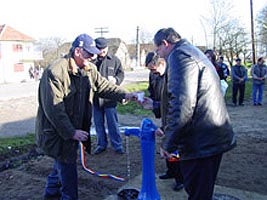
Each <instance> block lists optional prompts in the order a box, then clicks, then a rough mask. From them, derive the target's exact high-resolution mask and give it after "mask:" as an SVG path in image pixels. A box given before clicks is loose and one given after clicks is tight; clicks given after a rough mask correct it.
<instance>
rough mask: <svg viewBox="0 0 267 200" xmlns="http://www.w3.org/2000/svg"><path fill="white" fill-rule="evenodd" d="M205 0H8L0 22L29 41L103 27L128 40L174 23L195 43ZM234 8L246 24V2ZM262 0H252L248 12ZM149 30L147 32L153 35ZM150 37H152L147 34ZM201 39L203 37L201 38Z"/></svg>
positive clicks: (199, 34)
mask: <svg viewBox="0 0 267 200" xmlns="http://www.w3.org/2000/svg"><path fill="white" fill-rule="evenodd" d="M209 2H210V0H64V1H61V0H23V1H22V0H8V1H4V3H3V2H2V3H1V4H2V5H1V12H0V24H7V25H9V26H11V27H13V28H15V29H16V30H18V31H20V32H23V33H25V34H27V35H29V36H31V37H33V38H35V39H39V38H43V37H62V38H64V39H66V40H67V41H72V40H73V39H74V38H75V37H76V36H77V35H78V34H80V33H88V34H89V35H91V36H92V37H98V36H100V35H99V34H97V33H95V31H96V29H95V28H99V27H108V31H109V33H108V34H105V35H104V36H105V37H119V38H121V39H123V40H125V41H126V42H128V41H130V40H133V39H134V38H135V35H136V27H137V26H139V27H140V29H142V30H143V31H144V32H150V33H153V34H154V33H155V32H156V31H157V30H159V29H160V28H163V27H174V28H175V29H176V30H177V32H179V33H180V34H181V35H182V36H183V37H185V38H188V39H191V38H192V37H194V40H195V41H196V42H197V43H199V44H200V43H201V41H203V38H204V31H203V28H202V26H201V24H200V20H199V19H200V16H205V15H207V12H208V10H209ZM232 3H233V4H234V9H233V10H234V12H233V13H228V14H229V15H230V16H236V17H240V20H241V21H242V23H243V24H244V25H246V26H247V27H249V25H250V0H232ZM266 4H267V0H253V5H254V6H253V7H254V16H256V14H257V12H258V11H259V10H260V9H261V8H263V7H264V6H265V5H266ZM153 34H152V36H153ZM151 39H152V38H151ZM203 43H204V41H203Z"/></svg>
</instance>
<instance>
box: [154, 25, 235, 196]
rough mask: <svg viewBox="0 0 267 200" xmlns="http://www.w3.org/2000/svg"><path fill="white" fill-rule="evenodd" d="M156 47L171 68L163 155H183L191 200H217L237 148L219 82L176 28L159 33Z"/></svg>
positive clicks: (213, 70) (201, 57)
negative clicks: (226, 157)
mask: <svg viewBox="0 0 267 200" xmlns="http://www.w3.org/2000/svg"><path fill="white" fill-rule="evenodd" d="M154 44H155V48H156V52H157V54H158V55H159V56H160V57H163V58H165V60H166V61H167V65H168V70H167V79H165V81H164V87H165V89H166V91H167V94H168V95H166V97H165V98H166V100H162V103H165V104H166V105H165V108H166V112H167V114H166V126H165V127H164V130H163V131H162V133H161V134H164V135H165V137H164V141H163V145H162V148H163V150H162V154H163V155H164V156H165V157H166V158H171V157H172V154H171V153H172V152H174V151H176V150H178V152H179V154H180V168H181V172H182V175H183V184H184V187H185V190H186V192H187V194H188V199H190V200H200V199H205V200H212V196H213V189H214V185H215V180H216V176H217V173H218V170H219V167H220V163H221V159H222V156H223V154H224V153H225V152H227V151H229V150H231V149H233V148H234V147H235V146H236V139H235V134H234V131H233V128H232V125H231V121H230V118H229V115H228V112H227V108H226V105H225V101H224V97H223V94H222V92H221V88H220V81H219V77H218V75H217V72H216V70H215V68H214V66H213V65H212V63H211V62H210V61H209V60H208V58H207V57H206V56H205V54H204V53H203V52H202V51H201V50H199V49H198V48H197V47H195V46H193V45H192V44H190V43H189V42H188V41H187V40H186V39H183V38H181V36H180V35H179V34H178V33H177V32H176V31H175V30H174V29H173V28H162V29H160V30H159V31H158V32H157V33H156V34H155V36H154ZM157 131H161V130H160V129H158V130H157Z"/></svg>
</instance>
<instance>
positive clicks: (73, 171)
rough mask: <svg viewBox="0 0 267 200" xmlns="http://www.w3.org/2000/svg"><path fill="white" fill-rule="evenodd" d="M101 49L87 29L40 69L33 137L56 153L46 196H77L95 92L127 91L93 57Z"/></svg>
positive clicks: (115, 95) (116, 96)
mask: <svg viewBox="0 0 267 200" xmlns="http://www.w3.org/2000/svg"><path fill="white" fill-rule="evenodd" d="M98 53H100V51H99V50H98V49H97V48H96V46H95V43H94V40H93V38H92V37H90V36H89V35H87V34H81V35H79V36H77V37H76V39H75V40H74V41H73V43H72V46H71V48H70V51H69V54H68V55H66V56H65V57H63V58H59V59H58V60H55V61H54V62H53V63H52V64H51V65H49V66H48V67H47V68H46V69H45V70H44V72H43V75H42V78H41V80H40V84H39V90H38V104H39V107H38V112H37V117H36V128H35V132H36V143H37V146H38V148H39V149H40V150H41V152H43V153H44V154H45V155H47V156H49V157H52V158H53V159H54V165H53V169H52V172H51V173H50V174H49V175H48V177H47V183H46V187H45V193H44V198H45V199H53V198H57V199H61V200H77V199H78V177H77V165H76V160H77V150H78V144H79V142H84V143H85V144H86V145H85V146H86V151H87V152H89V153H90V148H91V144H90V134H89V130H90V125H91V115H92V100H93V95H94V92H96V93H97V94H98V95H99V96H101V97H103V98H112V99H113V100H117V101H120V102H122V101H123V100H124V99H131V98H134V96H131V95H132V94H131V93H127V92H126V91H125V90H124V89H122V88H119V87H118V86H116V85H114V84H112V83H110V82H109V81H107V80H106V79H105V78H103V77H102V76H101V75H100V73H98V71H97V69H96V67H95V65H94V64H92V63H91V61H92V60H93V59H94V58H95V54H98Z"/></svg>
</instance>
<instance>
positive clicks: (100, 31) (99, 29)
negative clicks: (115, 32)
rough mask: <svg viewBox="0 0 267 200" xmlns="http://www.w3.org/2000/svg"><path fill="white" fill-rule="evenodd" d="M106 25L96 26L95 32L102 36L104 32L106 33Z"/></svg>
mask: <svg viewBox="0 0 267 200" xmlns="http://www.w3.org/2000/svg"><path fill="white" fill-rule="evenodd" d="M108 32H109V31H108V27H98V28H95V33H100V35H101V37H103V35H104V33H108Z"/></svg>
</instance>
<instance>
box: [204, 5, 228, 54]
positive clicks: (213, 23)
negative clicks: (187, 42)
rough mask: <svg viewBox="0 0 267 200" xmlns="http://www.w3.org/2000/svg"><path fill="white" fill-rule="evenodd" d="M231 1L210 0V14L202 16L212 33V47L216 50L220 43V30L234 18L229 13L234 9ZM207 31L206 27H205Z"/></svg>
mask: <svg viewBox="0 0 267 200" xmlns="http://www.w3.org/2000/svg"><path fill="white" fill-rule="evenodd" d="M232 7H233V6H232V4H231V3H230V1H225V0H210V9H209V14H207V15H206V16H202V18H203V19H204V21H206V23H207V26H208V28H207V30H209V31H210V32H211V35H212V48H213V49H214V50H216V45H217V44H218V43H219V41H218V38H219V36H218V35H219V34H220V32H221V31H222V30H223V29H224V27H225V26H227V25H228V24H229V22H230V21H231V20H232V18H231V17H230V16H229V15H228V13H229V12H231V10H232ZM205 31H206V29H205Z"/></svg>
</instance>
